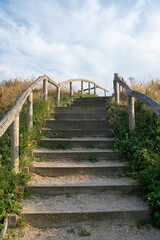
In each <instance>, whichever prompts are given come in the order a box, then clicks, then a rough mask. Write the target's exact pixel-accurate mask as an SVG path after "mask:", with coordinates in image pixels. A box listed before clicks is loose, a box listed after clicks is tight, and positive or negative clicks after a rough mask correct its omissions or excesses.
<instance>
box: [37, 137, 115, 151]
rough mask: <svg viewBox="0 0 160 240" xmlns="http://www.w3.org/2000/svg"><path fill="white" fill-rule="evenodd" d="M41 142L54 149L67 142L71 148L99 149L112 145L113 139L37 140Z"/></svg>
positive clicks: (61, 147)
mask: <svg viewBox="0 0 160 240" xmlns="http://www.w3.org/2000/svg"><path fill="white" fill-rule="evenodd" d="M39 143H40V144H41V143H42V144H45V146H48V147H52V148H55V149H57V148H58V149H59V148H60V149H63V145H65V144H68V145H69V146H70V147H71V148H86V149H90V148H100V149H107V148H111V147H113V143H114V142H113V141H107V142H103V141H102V142H100V141H85V142H84V141H81V138H80V139H79V141H65V139H64V140H63V141H59V140H57V141H51V140H41V141H39Z"/></svg>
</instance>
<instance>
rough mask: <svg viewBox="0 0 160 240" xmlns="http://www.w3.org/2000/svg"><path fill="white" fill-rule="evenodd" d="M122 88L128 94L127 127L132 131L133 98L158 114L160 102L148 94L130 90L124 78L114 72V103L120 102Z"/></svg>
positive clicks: (133, 124)
mask: <svg viewBox="0 0 160 240" xmlns="http://www.w3.org/2000/svg"><path fill="white" fill-rule="evenodd" d="M123 89H125V90H126V92H127V95H128V114H129V129H130V131H133V130H134V129H135V108H134V98H136V99H138V100H139V101H141V102H143V103H144V104H145V105H146V106H148V107H149V108H150V109H151V110H152V111H153V112H154V113H156V114H157V115H158V116H160V104H159V103H158V102H156V101H155V100H154V99H152V98H150V97H149V96H147V95H145V94H143V93H141V92H138V91H135V90H132V89H131V88H130V87H129V86H128V85H127V83H126V82H125V80H124V79H123V78H122V77H121V76H119V74H118V73H115V74H114V96H115V102H116V104H119V102H120V91H122V90H123Z"/></svg>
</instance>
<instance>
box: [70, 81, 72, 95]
mask: <svg viewBox="0 0 160 240" xmlns="http://www.w3.org/2000/svg"><path fill="white" fill-rule="evenodd" d="M72 96H73V87H72V82H70V97H72Z"/></svg>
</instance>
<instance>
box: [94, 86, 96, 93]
mask: <svg viewBox="0 0 160 240" xmlns="http://www.w3.org/2000/svg"><path fill="white" fill-rule="evenodd" d="M94 95H96V84H94Z"/></svg>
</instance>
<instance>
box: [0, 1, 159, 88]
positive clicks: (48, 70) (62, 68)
mask: <svg viewBox="0 0 160 240" xmlns="http://www.w3.org/2000/svg"><path fill="white" fill-rule="evenodd" d="M102 2H103V1H102V0H87V1H83V0H79V1H77V0H76V1H74V0H69V1H67V2H66V1H64V0H61V1H58V0H54V1H51V0H46V1H42V0H28V1H20V0H14V1H12V4H10V5H8V6H5V5H2V7H1V10H0V22H1V23H0V36H1V37H0V59H1V65H0V81H1V80H2V79H3V78H9V77H17V76H22V77H24V76H26V77H28V76H31V75H35V76H36V77H38V76H39V75H41V74H48V75H49V76H51V77H53V78H54V79H56V80H57V81H62V80H66V79H68V78H72V77H84V78H88V79H92V80H94V81H96V82H97V83H98V84H99V85H103V86H104V87H106V88H108V89H109V90H111V88H112V80H113V74H114V72H119V73H120V74H121V75H123V76H124V77H126V78H128V77H129V76H133V77H135V78H137V79H144V78H146V77H147V76H148V75H149V74H151V75H154V76H155V77H159V75H160V68H159V62H160V48H159V42H160V16H159V11H158V8H154V7H151V5H150V4H149V3H148V2H149V1H144V0H138V1H136V2H135V1H133V2H134V3H132V4H131V5H125V4H123V1H122V2H121V1H118V4H117V1H116V0H115V1H108V4H104V3H103V4H102ZM65 4H66V5H65ZM156 6H157V5H156Z"/></svg>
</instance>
